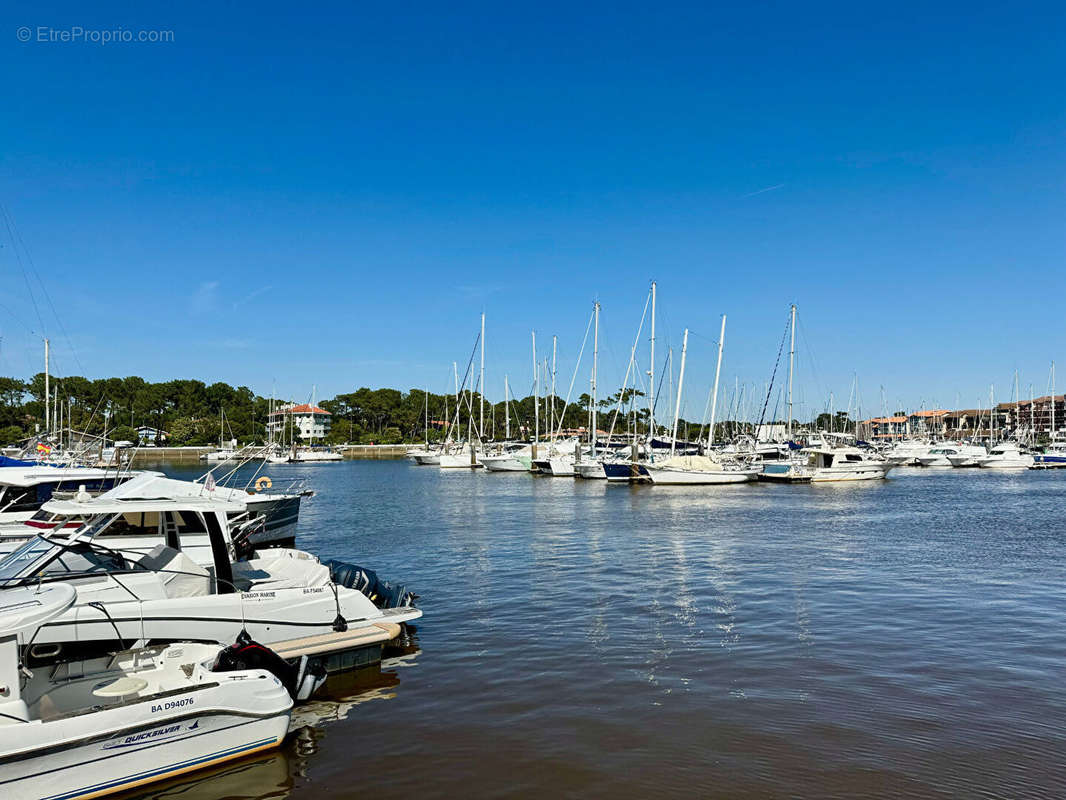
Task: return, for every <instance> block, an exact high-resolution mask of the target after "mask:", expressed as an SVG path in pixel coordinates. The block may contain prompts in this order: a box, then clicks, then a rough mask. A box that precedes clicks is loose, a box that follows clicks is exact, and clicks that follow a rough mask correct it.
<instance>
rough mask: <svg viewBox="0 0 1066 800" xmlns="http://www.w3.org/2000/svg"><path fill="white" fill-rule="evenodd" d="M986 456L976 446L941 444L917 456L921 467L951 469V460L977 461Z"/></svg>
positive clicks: (981, 449) (985, 451)
mask: <svg viewBox="0 0 1066 800" xmlns="http://www.w3.org/2000/svg"><path fill="white" fill-rule="evenodd" d="M987 454H988V451H987V450H985V448H983V447H981V445H978V444H941V445H939V446H937V447H933V448H931V449H930V450H929V452H928V453H926V454H925V455H924V456H918V463H919V464H920V465H921V466H923V467H952V466H955V465H954V464H953V463H952V458H953V457H954V458H957V459H960V460H962V459H967V458H969V459H973V460H974V462H975V463H976V461H977V459H979V458H983V457H984V456H986V455H987Z"/></svg>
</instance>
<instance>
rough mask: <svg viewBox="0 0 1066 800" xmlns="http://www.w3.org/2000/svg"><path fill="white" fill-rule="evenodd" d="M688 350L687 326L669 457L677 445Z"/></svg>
mask: <svg viewBox="0 0 1066 800" xmlns="http://www.w3.org/2000/svg"><path fill="white" fill-rule="evenodd" d="M687 352H688V328H685V335H684V337H683V338H682V340H681V374H680V375H679V376H678V379H677V399H676V400H675V401H674V432H673V434H672V435H671V436H670V458H673V457H674V449H675V447H676V446H677V420H678V417H679V416H680V415H681V386H682V384H683V383H684V382H685V353H687Z"/></svg>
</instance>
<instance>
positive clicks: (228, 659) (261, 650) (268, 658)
mask: <svg viewBox="0 0 1066 800" xmlns="http://www.w3.org/2000/svg"><path fill="white" fill-rule="evenodd" d="M242 669H265V670H267V671H268V672H270V673H272V674H273V675H274V676H275V677H276V678H277V679H278V680H279V681H281V684H282V686H284V687H285V689H286V691H288V693H289V696H290V697H292V699H293V701H294V702H299V701H301V700H307V699H308V698H309V697H311V695H312V694H314V692H315V690H316V689H317V688H318V687H319V686H321V685H322V682H323V681H325V679H326V670H325V668H324V667H323V666H322V665H321V664H319V663H318V662H317V661H316V662H314V663H312V662H310V661H309V660H308V658H307V656H301V657H300V659H299V662H298V663H296V664H291V663H289V662H288V661H286V660H285V659H284V658H282V657H281V656H279V655H278V654H277V653H275V652H274V651H273V650H271V649H270V648H269V647H267V646H266V645H262V644H259V642H256V641H254V640H253V639H252V637H251V636H249V635H248V632H247V631H241V632H240V633H239V634H238V635H237V641H235V642H234V643H233V644H231V645H230V646H229V647H227V648H226V649H225V650H222V651H221V652H219V654H218V656H217V658H215V663H214V664H213V665H212V667H211V671H212V672H234V671H236V670H242Z"/></svg>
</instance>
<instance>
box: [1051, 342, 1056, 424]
mask: <svg viewBox="0 0 1066 800" xmlns="http://www.w3.org/2000/svg"><path fill="white" fill-rule="evenodd" d="M1051 441H1055V362H1054V361H1052V362H1051Z"/></svg>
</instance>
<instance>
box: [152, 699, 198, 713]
mask: <svg viewBox="0 0 1066 800" xmlns="http://www.w3.org/2000/svg"><path fill="white" fill-rule="evenodd" d="M194 702H196V701H195V699H194V698H192V697H183V698H181V699H180V700H167V701H166V702H165V703H154V704H153V705H152V713H153V714H157V713H159V712H160V711H172V710H174V709H175V708H187V707H188V706H191V705H192V704H193V703H194Z"/></svg>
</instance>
